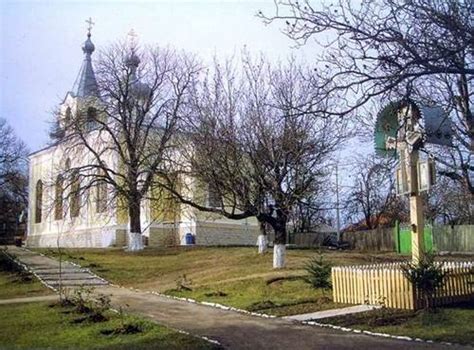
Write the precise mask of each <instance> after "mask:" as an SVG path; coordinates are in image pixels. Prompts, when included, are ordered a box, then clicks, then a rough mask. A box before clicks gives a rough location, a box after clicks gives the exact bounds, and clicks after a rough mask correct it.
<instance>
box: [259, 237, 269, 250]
mask: <svg viewBox="0 0 474 350" xmlns="http://www.w3.org/2000/svg"><path fill="white" fill-rule="evenodd" d="M257 246H258V254H264V253H265V252H266V251H267V248H268V240H267V236H266V235H258V238H257Z"/></svg>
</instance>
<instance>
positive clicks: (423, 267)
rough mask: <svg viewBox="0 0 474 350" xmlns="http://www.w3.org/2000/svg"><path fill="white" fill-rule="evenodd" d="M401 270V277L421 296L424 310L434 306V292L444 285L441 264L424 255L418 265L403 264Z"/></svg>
mask: <svg viewBox="0 0 474 350" xmlns="http://www.w3.org/2000/svg"><path fill="white" fill-rule="evenodd" d="M401 269H402V273H403V275H404V276H405V277H406V278H407V279H408V281H410V283H411V284H412V285H413V287H414V288H415V290H416V291H417V293H420V295H421V296H422V298H423V301H424V309H426V310H429V309H431V307H432V306H434V305H433V298H434V295H435V293H436V291H437V290H438V289H439V288H441V287H442V286H443V284H444V280H445V276H446V272H445V271H443V264H442V263H436V262H435V261H434V256H433V255H432V254H425V255H423V257H422V258H421V259H420V260H419V261H418V263H406V264H403V265H402V266H401Z"/></svg>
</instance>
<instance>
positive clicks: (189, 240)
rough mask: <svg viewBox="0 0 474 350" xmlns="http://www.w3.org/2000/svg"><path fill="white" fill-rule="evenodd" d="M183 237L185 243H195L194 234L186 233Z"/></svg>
mask: <svg viewBox="0 0 474 350" xmlns="http://www.w3.org/2000/svg"><path fill="white" fill-rule="evenodd" d="M185 239H186V245H188V244H194V243H195V242H194V236H193V234H192V233H186V236H185Z"/></svg>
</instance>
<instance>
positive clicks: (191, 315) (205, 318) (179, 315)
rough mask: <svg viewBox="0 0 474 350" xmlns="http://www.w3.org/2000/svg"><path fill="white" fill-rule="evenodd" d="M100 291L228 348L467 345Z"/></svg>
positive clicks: (29, 260)
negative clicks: (397, 337)
mask: <svg viewBox="0 0 474 350" xmlns="http://www.w3.org/2000/svg"><path fill="white" fill-rule="evenodd" d="M10 251H11V252H12V253H13V254H15V255H16V256H17V257H18V259H19V260H21V261H22V262H23V263H26V264H28V265H29V266H30V267H32V268H33V269H34V268H36V267H37V266H46V265H54V264H57V262H55V261H54V260H52V259H50V258H47V257H44V256H40V255H39V254H36V253H32V252H29V251H27V250H23V249H19V248H15V247H13V248H11V250H10ZM47 283H49V282H47ZM73 287H74V286H73ZM96 290H97V292H100V293H104V294H109V295H110V296H111V299H112V304H113V305H114V306H115V307H119V306H122V307H123V308H124V311H126V312H129V313H134V314H137V315H140V316H144V317H147V318H149V319H151V320H153V321H156V322H157V323H159V324H162V325H165V326H168V327H172V328H175V329H180V330H184V331H187V332H189V333H191V334H194V335H198V336H205V337H208V338H210V339H214V340H217V341H218V342H220V343H221V345H222V346H223V347H224V348H228V349H274V350H277V349H302V350H303V349H454V348H463V347H456V346H455V347H453V346H446V345H442V344H427V343H419V342H407V341H403V340H395V339H389V338H383V337H374V336H369V335H364V334H356V333H350V332H342V331H336V330H332V329H329V328H322V327H315V326H308V325H303V324H301V323H298V322H295V321H291V320H287V319H281V318H280V319H275V318H273V319H267V318H260V317H255V316H249V315H246V314H242V313H238V312H234V311H226V310H221V309H216V308H212V307H209V306H205V305H200V304H194V303H188V302H184V301H179V300H174V299H170V298H166V297H163V296H159V295H155V294H151V293H147V292H137V291H131V290H129V289H125V288H119V287H113V286H110V285H108V286H107V285H105V284H100V285H98V286H97V289H96ZM126 305H128V306H126Z"/></svg>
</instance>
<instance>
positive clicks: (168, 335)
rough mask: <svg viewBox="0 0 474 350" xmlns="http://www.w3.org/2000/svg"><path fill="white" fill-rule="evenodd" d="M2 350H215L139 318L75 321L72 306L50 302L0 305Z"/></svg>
mask: <svg viewBox="0 0 474 350" xmlns="http://www.w3.org/2000/svg"><path fill="white" fill-rule="evenodd" d="M0 314H1V315H2V317H1V318H0V348H2V349H33V348H34V349H212V348H215V347H213V346H212V345H211V344H209V343H207V342H205V341H203V340H200V339H198V338H195V337H191V336H188V335H185V334H181V333H178V332H176V331H173V330H170V329H168V328H165V327H162V326H159V325H157V324H155V323H153V322H149V321H145V320H143V319H140V318H136V317H132V316H125V318H124V319H122V318H121V317H119V315H117V314H111V315H109V317H108V320H106V321H103V322H91V321H88V320H86V321H84V322H75V320H76V319H77V317H78V314H77V313H76V312H75V311H74V310H73V309H72V307H64V306H56V307H49V305H48V304H47V303H28V304H16V305H1V306H0Z"/></svg>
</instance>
